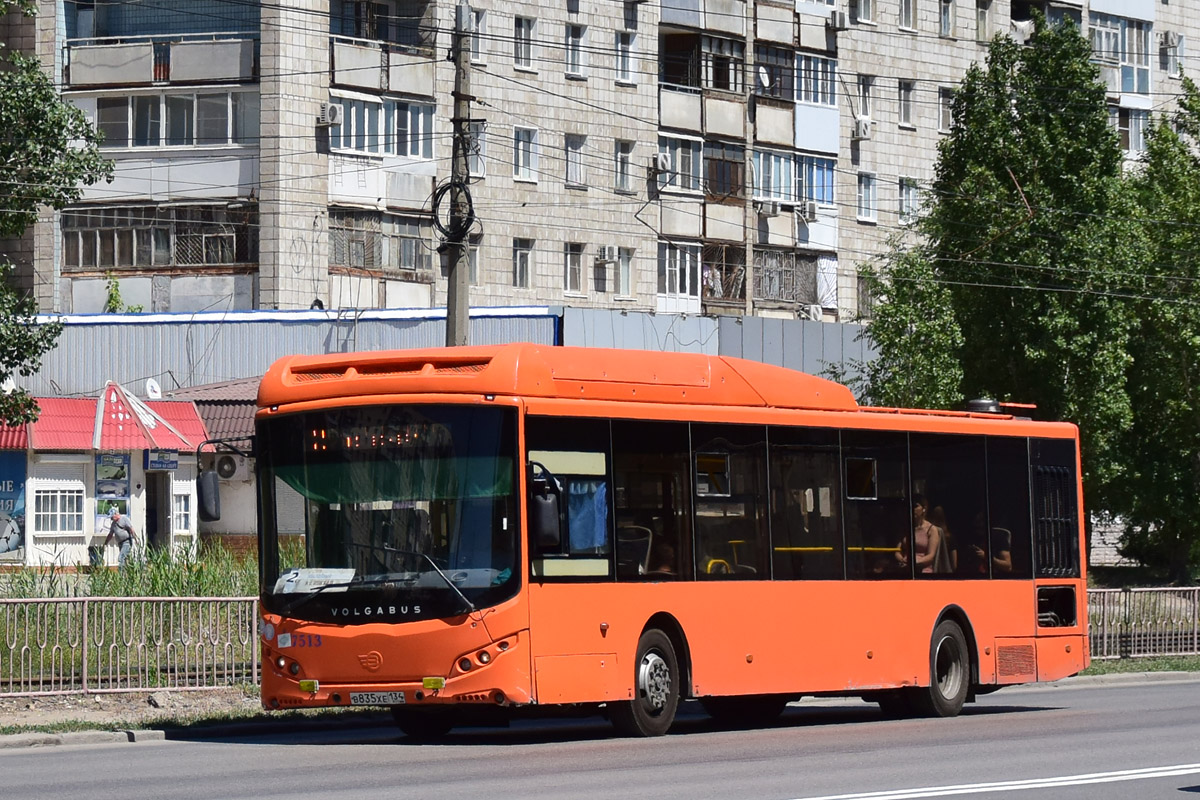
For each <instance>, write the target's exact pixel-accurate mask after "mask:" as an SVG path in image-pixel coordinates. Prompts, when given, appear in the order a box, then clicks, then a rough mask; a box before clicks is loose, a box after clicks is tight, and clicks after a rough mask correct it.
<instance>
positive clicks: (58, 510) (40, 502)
mask: <svg viewBox="0 0 1200 800" xmlns="http://www.w3.org/2000/svg"><path fill="white" fill-rule="evenodd" d="M33 509H34V512H33V513H34V516H33V526H34V527H33V529H34V530H35V531H37V532H38V533H73V534H82V533H83V489H37V490H35V491H34V494H33Z"/></svg>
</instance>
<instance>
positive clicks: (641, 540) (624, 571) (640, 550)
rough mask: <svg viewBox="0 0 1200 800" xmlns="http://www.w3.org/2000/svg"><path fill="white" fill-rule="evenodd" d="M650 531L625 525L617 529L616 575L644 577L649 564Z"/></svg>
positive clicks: (641, 527) (639, 526)
mask: <svg viewBox="0 0 1200 800" xmlns="http://www.w3.org/2000/svg"><path fill="white" fill-rule="evenodd" d="M651 536H652V534H651V533H650V529H649V528H646V527H643V526H641V525H625V526H622V527H620V528H618V529H617V575H618V576H620V577H624V578H628V577H633V576H635V575H645V574H646V570H647V568H648V567H649V562H650V539H651Z"/></svg>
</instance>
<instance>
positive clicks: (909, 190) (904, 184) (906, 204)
mask: <svg viewBox="0 0 1200 800" xmlns="http://www.w3.org/2000/svg"><path fill="white" fill-rule="evenodd" d="M918 203H919V199H918V195H917V180H916V178H901V179H900V209H899V212H900V221H901V222H908V221H910V220H912V219H915V218H916V216H917V209H918Z"/></svg>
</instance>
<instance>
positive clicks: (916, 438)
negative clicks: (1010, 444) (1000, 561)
mask: <svg viewBox="0 0 1200 800" xmlns="http://www.w3.org/2000/svg"><path fill="white" fill-rule="evenodd" d="M909 462H910V464H911V465H912V486H913V508H914V512H913V513H914V518H913V536H914V538H915V539H916V540H917V544H918V549H920V548H921V547H922V546H923V547H925V548H927V552H926V553H925V557H924V563H923V564H918V567H917V570H916V572H917V577H918V578H922V577H924V578H929V577H938V576H942V577H945V576H950V575H954V576H956V577H960V578H986V577H988V568H987V551H988V549H989V543H988V536H987V526H986V520H987V512H988V502H987V468H986V452H985V449H984V438H983V437H982V436H962V435H946V434H932V433H914V434H912V435H911V436H910V437H909ZM922 499H923V500H924V503H925V507H924V511H923V512H922V510H921V506H920V502H919V500H922ZM918 517H920V518H918ZM930 548H931V549H930Z"/></svg>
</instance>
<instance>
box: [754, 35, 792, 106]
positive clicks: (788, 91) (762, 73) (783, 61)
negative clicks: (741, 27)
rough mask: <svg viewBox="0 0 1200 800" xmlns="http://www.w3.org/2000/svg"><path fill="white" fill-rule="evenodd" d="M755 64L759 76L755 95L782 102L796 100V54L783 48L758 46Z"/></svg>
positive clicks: (755, 51) (755, 52)
mask: <svg viewBox="0 0 1200 800" xmlns="http://www.w3.org/2000/svg"><path fill="white" fill-rule="evenodd" d="M754 63H755V65H756V66H757V72H758V74H757V76H756V78H755V81H754V93H755V94H757V95H761V96H763V97H776V98H779V99H780V100H794V99H795V96H796V94H795V93H796V54H795V53H793V52H792V51H791V50H784V49H783V48H782V47H768V46H767V45H761V44H760V45H757V46H755V48H754Z"/></svg>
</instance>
